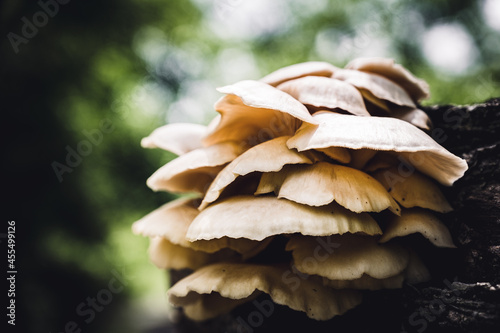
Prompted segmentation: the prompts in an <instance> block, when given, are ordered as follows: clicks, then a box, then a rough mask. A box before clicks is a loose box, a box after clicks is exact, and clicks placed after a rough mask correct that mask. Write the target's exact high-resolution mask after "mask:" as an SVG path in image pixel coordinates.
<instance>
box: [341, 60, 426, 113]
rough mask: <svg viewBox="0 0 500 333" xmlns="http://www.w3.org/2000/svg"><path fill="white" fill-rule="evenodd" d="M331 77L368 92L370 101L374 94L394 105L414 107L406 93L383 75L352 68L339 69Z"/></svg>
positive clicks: (362, 92) (362, 91)
mask: <svg viewBox="0 0 500 333" xmlns="http://www.w3.org/2000/svg"><path fill="white" fill-rule="evenodd" d="M332 78H334V79H338V80H342V81H345V82H347V83H350V84H352V85H353V86H355V87H357V88H358V89H360V90H361V94H363V95H364V96H365V94H364V93H365V92H369V95H367V96H370V98H369V99H370V101H372V100H373V98H371V96H374V97H376V98H378V99H381V100H383V101H388V102H391V103H394V104H396V105H401V106H408V107H412V108H414V107H416V105H415V103H414V102H413V100H412V99H411V97H410V96H409V95H408V93H407V92H406V91H405V90H404V89H403V88H402V87H400V86H399V85H397V84H396V83H394V82H392V81H391V80H389V79H386V78H385V77H383V76H380V75H377V74H371V73H365V72H360V71H356V70H352V69H341V70H337V71H335V72H334V73H333V75H332Z"/></svg>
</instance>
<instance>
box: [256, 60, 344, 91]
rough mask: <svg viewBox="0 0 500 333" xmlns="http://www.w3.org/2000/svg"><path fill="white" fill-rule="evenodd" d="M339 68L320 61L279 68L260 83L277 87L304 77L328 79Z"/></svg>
mask: <svg viewBox="0 0 500 333" xmlns="http://www.w3.org/2000/svg"><path fill="white" fill-rule="evenodd" d="M338 69H339V68H337V67H335V66H333V65H332V64H329V63H327V62H321V61H308V62H302V63H298V64H294V65H291V66H287V67H283V68H280V69H278V70H276V71H274V72H272V73H270V74H268V75H266V76H264V77H263V78H262V79H260V81H262V82H264V83H267V84H270V85H272V86H277V85H279V84H280V83H283V82H285V81H288V80H293V79H298V78H300V77H304V76H326V77H330V76H331V75H332V74H333V72H334V71H336V70H338Z"/></svg>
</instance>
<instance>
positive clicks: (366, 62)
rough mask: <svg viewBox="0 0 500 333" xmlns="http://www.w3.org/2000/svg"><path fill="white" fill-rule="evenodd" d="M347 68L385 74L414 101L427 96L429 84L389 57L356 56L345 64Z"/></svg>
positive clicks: (428, 94)
mask: <svg viewBox="0 0 500 333" xmlns="http://www.w3.org/2000/svg"><path fill="white" fill-rule="evenodd" d="M346 68H347V69H355V70H359V71H364V72H370V73H374V74H379V75H382V76H385V77H386V78H388V79H390V80H391V81H394V82H395V83H397V84H398V85H400V86H401V87H403V88H404V89H405V90H406V91H407V92H408V94H410V96H411V97H412V98H413V100H415V101H419V100H421V99H425V98H429V96H430V93H429V85H428V84H427V82H425V81H424V80H422V79H419V78H417V77H415V76H414V75H413V74H412V73H410V72H409V71H408V70H407V69H406V68H404V67H403V66H401V65H400V64H396V63H395V62H394V59H390V58H377V57H373V58H356V59H354V60H352V61H351V62H349V63H348V64H347V65H346Z"/></svg>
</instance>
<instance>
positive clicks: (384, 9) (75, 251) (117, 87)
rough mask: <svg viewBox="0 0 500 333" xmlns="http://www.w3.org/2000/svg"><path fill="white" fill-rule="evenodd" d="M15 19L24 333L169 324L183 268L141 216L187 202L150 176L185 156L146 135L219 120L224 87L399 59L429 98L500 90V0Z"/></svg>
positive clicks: (283, 4) (7, 74)
mask: <svg viewBox="0 0 500 333" xmlns="http://www.w3.org/2000/svg"><path fill="white" fill-rule="evenodd" d="M40 13H42V14H40ZM43 13H45V14H43ZM26 22H28V23H26ZM35 23H36V25H32V26H31V27H30V26H29V24H35ZM0 27H1V32H2V41H1V42H0V75H1V76H0V96H1V102H0V108H1V110H2V116H3V119H2V120H1V122H2V126H3V127H4V130H3V131H2V133H3V135H4V140H2V141H3V142H2V146H3V148H2V152H3V156H2V165H3V166H2V167H3V170H4V173H3V179H4V180H3V185H4V186H2V190H3V196H2V216H5V217H4V221H3V222H2V225H3V227H2V229H1V230H0V236H1V238H0V241H1V243H0V245H1V248H2V251H5V252H6V251H7V250H6V244H7V243H6V239H5V233H6V232H7V221H9V220H15V221H16V226H17V229H16V266H17V269H18V275H17V281H16V286H17V287H16V305H17V308H16V311H17V312H16V313H17V317H16V319H17V322H16V329H17V331H19V332H64V331H65V329H66V328H67V325H68V323H69V326H70V331H71V330H72V329H81V330H82V332H97V333H99V332H108V333H109V332H111V333H112V332H149V331H151V330H152V329H153V328H154V327H158V326H161V325H164V323H165V321H166V320H168V306H167V303H166V300H165V290H166V286H167V284H168V281H167V277H166V276H165V274H164V273H163V272H161V271H160V270H158V269H156V268H155V267H154V266H153V265H152V264H151V263H150V262H149V261H148V258H147V253H146V251H147V245H148V241H147V239H144V238H142V237H139V236H135V235H133V234H132V232H131V225H132V223H133V222H134V221H135V220H137V219H139V218H141V217H142V216H143V215H145V214H147V213H148V212H149V211H151V210H153V209H155V208H156V207H158V206H159V205H161V204H163V203H165V202H167V201H169V200H171V199H172V198H173V195H170V194H168V193H154V192H152V191H151V190H149V189H148V188H147V187H146V185H145V180H146V179H147V177H149V175H151V174H152V173H153V172H154V171H155V170H156V169H157V168H158V167H160V166H161V165H163V164H164V163H166V162H168V161H169V160H170V159H172V158H173V157H174V155H172V154H169V153H166V152H163V151H159V150H145V149H142V148H141V147H140V140H141V138H142V137H144V136H147V135H148V134H149V133H150V132H151V131H152V130H153V129H154V128H156V127H159V126H161V125H163V124H165V123H171V122H195V123H201V124H206V123H207V122H208V121H209V120H210V119H211V118H212V117H213V116H214V115H215V111H214V110H213V108H212V106H213V103H214V102H215V101H216V100H217V99H218V98H219V97H220V94H219V93H217V92H216V90H215V88H216V87H217V86H222V85H226V84H231V83H234V82H236V81H238V80H242V79H258V78H260V77H261V76H263V75H265V74H267V73H269V72H271V71H273V70H275V69H277V68H280V67H283V66H286V65H290V64H293V63H296V62H302V61H307V60H321V61H328V62H331V63H332V64H334V65H336V66H344V65H345V64H346V63H347V62H348V61H349V60H351V59H353V58H355V57H359V56H385V57H391V58H394V59H395V60H396V61H397V62H399V63H401V64H403V65H404V66H406V67H407V68H409V69H410V70H411V71H412V72H413V73H415V74H416V75H417V76H419V77H422V78H424V79H425V80H427V81H428V82H429V84H430V87H431V94H432V97H431V98H430V99H429V100H427V101H425V102H424V104H425V105H430V104H472V103H479V102H482V101H484V100H486V99H489V98H492V97H498V96H500V61H499V59H500V0H481V1H477V0H476V1H473V0H460V1H457V0H421V1H408V0H386V1H384V0H371V1H361V0H358V1H336V0H294V1H286V0H274V1H266V0H215V1H209V0H190V1H187V0H184V1H174V0H120V1H119V0H108V1H95V0H87V1H81V0H73V1H69V0H59V2H57V1H56V0H41V1H27V0H3V1H1V2H0ZM98 133H100V135H99V134H98ZM90 137H91V138H93V139H94V141H93V142H92V141H91V140H90V139H89V138H90ZM84 141H87V142H90V145H89V144H85V143H84ZM78 150H80V152H83V153H82V154H81V155H80V158H78V157H75V156H73V157H68V156H69V155H72V153H71V151H76V152H78ZM68 158H69V160H67V159H68ZM58 163H60V164H58ZM70 164H71V165H70ZM62 165H64V166H65V168H64V167H62ZM55 168H58V169H57V170H59V171H58V172H56V171H55ZM58 174H59V176H58ZM5 252H4V253H5ZM2 267H4V266H2ZM117 272H118V273H119V275H121V277H122V280H121V282H116V281H115V282H116V285H115V286H116V287H118V286H121V287H123V288H120V291H119V292H111V293H110V292H109V290H110V287H109V283H110V281H112V280H113V279H114V278H115V276H116V274H117ZM2 293H4V292H3V291H2ZM109 295H111V298H109ZM97 297H100V299H101V301H102V300H104V301H105V303H106V304H101V305H99V304H97V305H95V307H94V308H92V306H91V303H89V302H92V299H93V298H97ZM82 303H83V305H81V304H82ZM3 304H6V303H3ZM2 306H4V305H2ZM78 309H80V312H78ZM89 309H93V310H92V311H90V312H93V314H94V315H93V316H91V315H90V314H89V312H87V314H86V315H82V314H81V311H82V310H89ZM3 317H5V316H4V315H3ZM91 317H92V319H91ZM87 319H88V320H87ZM86 320H87V321H86ZM71 322H74V323H75V324H71ZM72 325H76V328H71V327H72Z"/></svg>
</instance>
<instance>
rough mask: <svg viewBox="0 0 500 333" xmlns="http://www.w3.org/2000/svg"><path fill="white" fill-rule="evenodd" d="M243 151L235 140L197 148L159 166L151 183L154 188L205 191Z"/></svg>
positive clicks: (175, 190) (173, 190) (149, 183)
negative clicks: (221, 171)
mask: <svg viewBox="0 0 500 333" xmlns="http://www.w3.org/2000/svg"><path fill="white" fill-rule="evenodd" d="M243 151H244V148H243V147H242V146H241V145H239V144H237V143H235V142H231V141H229V142H222V143H219V144H215V145H213V146H209V147H205V148H199V149H195V150H193V151H191V152H189V153H187V154H185V155H182V156H179V157H177V158H176V159H174V160H173V161H171V162H169V163H167V164H165V165H164V166H163V167H161V168H160V169H158V170H157V171H156V172H155V173H154V174H153V175H152V176H151V177H149V179H148V180H147V184H148V186H149V187H150V188H151V189H153V190H154V191H159V190H164V191H170V192H198V193H204V192H205V191H206V189H207V188H208V185H209V184H210V183H211V182H212V181H213V179H214V178H215V176H216V175H217V174H218V173H219V171H220V170H221V169H222V168H223V167H224V165H225V164H227V163H229V162H230V161H232V160H233V159H235V158H236V157H237V156H238V155H240V154H241V153H242V152H243Z"/></svg>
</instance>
